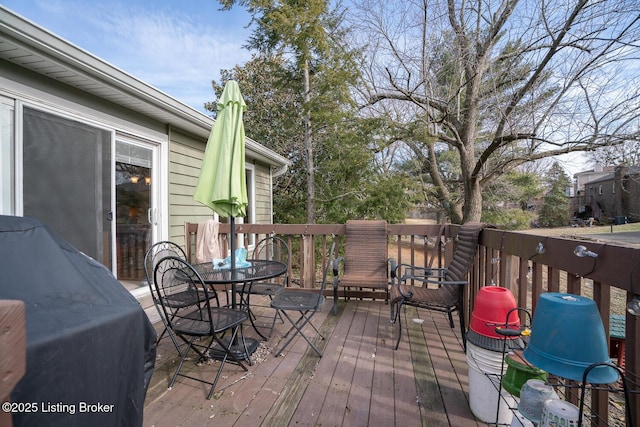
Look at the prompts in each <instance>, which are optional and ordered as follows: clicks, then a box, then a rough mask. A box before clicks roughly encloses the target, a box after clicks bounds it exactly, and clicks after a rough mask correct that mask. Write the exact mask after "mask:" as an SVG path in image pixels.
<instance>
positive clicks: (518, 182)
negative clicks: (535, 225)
mask: <svg viewBox="0 0 640 427" xmlns="http://www.w3.org/2000/svg"><path fill="white" fill-rule="evenodd" d="M543 192H544V188H543V187H542V186H541V184H540V179H539V178H538V175H536V174H535V173H526V172H520V171H511V172H508V173H506V174H504V175H502V176H500V177H499V178H498V179H496V180H495V181H494V182H493V183H492V185H490V186H489V187H488V188H487V189H486V190H485V192H484V195H483V210H482V221H486V222H490V223H492V224H496V225H498V226H501V227H502V228H506V229H511V230H518V229H524V228H529V227H530V226H531V223H532V222H533V221H534V220H535V218H536V217H537V215H536V213H535V212H533V210H532V200H533V199H535V198H537V197H539V196H540V195H541V194H542V193H543Z"/></svg>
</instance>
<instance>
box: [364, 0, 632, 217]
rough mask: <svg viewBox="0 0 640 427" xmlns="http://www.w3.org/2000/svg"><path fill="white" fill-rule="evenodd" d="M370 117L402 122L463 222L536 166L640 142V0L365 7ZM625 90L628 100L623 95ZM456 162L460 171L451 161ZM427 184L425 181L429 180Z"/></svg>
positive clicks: (409, 145) (412, 148)
mask: <svg viewBox="0 0 640 427" xmlns="http://www.w3.org/2000/svg"><path fill="white" fill-rule="evenodd" d="M357 9H358V12H357V14H355V15H354V16H353V24H354V26H355V27H356V28H357V29H359V31H354V34H355V35H356V36H357V38H355V39H354V41H355V42H357V43H359V44H361V45H362V46H365V47H367V48H368V50H367V59H368V61H367V63H369V64H370V66H369V67H368V68H367V69H366V71H365V73H364V74H365V75H366V77H367V80H368V86H367V87H366V88H364V89H363V93H362V96H363V104H366V105H367V106H368V108H367V109H365V110H364V111H365V112H366V113H367V114H369V115H370V116H376V115H388V114H389V113H390V112H391V113H392V114H393V120H394V121H395V122H396V127H397V128H398V129H400V130H402V131H403V132H401V133H398V135H397V138H391V139H389V140H388V141H387V142H388V144H402V145H403V147H404V150H406V151H407V152H410V153H411V154H412V155H413V156H414V157H415V158H417V159H419V161H420V162H421V163H422V165H421V166H420V167H419V168H418V169H417V172H418V173H428V174H429V175H430V180H429V185H431V186H432V188H433V192H434V193H435V194H436V196H437V201H438V203H439V204H440V205H441V207H442V208H443V209H445V210H446V211H447V212H448V214H449V216H450V217H451V219H452V221H453V222H456V223H462V222H467V221H471V220H479V219H480V217H481V212H482V206H483V194H485V192H486V190H487V189H488V188H489V187H490V186H491V185H492V183H494V182H495V181H496V180H497V179H498V177H500V176H501V175H502V174H504V173H506V172H508V171H510V170H513V169H515V168H516V167H518V166H519V165H523V164H525V163H527V162H530V161H536V160H539V159H543V158H547V157H551V156H555V155H559V154H565V153H570V152H577V151H590V150H593V149H594V148H597V147H600V146H615V145H617V144H620V143H622V142H623V141H638V140H640V137H639V132H638V128H637V126H636V125H637V123H638V120H639V118H640V108H639V107H640V89H639V88H640V84H639V83H640V74H639V70H640V68H638V67H636V66H635V65H633V64H635V63H636V62H637V58H638V54H639V53H640V43H639V40H640V25H639V21H640V3H638V2H637V1H635V0H621V1H618V2H610V1H588V0H577V1H574V2H536V1H517V0H487V1H482V2H481V1H463V0H447V1H444V0H436V1H430V2H426V1H425V2H400V3H398V2H386V1H384V0H379V1H378V2H376V1H375V0H373V1H371V0H367V1H362V2H361V4H360V5H359V6H358V8H357ZM623 88H624V90H621V89H623ZM442 153H447V154H450V153H455V155H456V157H457V165H458V167H459V173H453V174H452V173H451V170H450V169H449V168H448V167H447V163H441V160H442V159H443V157H442V156H441V154H442ZM425 182H426V181H425Z"/></svg>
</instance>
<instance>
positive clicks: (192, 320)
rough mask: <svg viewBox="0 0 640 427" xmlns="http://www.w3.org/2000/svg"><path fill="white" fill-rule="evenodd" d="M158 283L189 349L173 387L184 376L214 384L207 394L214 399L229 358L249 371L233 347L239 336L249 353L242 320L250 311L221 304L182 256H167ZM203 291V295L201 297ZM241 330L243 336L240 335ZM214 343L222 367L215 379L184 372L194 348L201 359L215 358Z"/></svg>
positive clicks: (172, 326)
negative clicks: (208, 379) (212, 350)
mask: <svg viewBox="0 0 640 427" xmlns="http://www.w3.org/2000/svg"><path fill="white" fill-rule="evenodd" d="M154 285H155V288H156V292H157V295H158V301H159V302H160V306H161V308H162V311H163V313H164V316H165V319H167V326H168V329H169V330H170V331H171V332H172V333H173V334H175V336H176V337H177V338H178V339H180V340H182V341H183V342H184V343H185V344H186V349H185V350H184V351H181V352H180V351H179V352H180V355H181V359H180V363H179V364H178V367H177V369H176V372H175V373H174V375H173V377H172V378H171V381H170V382H169V388H171V387H173V384H174V383H175V381H176V378H177V377H178V375H180V376H183V377H186V378H190V379H192V380H195V381H199V382H202V383H205V384H208V385H211V388H210V390H209V394H208V395H207V399H211V396H212V395H213V391H214V389H215V387H216V384H217V383H218V379H219V378H220V374H221V373H222V369H223V367H224V365H225V363H226V362H227V361H231V362H233V363H235V364H237V365H238V366H240V367H241V368H242V369H244V370H245V371H247V370H248V369H247V367H246V366H245V365H244V364H243V363H242V361H241V360H239V359H238V358H237V357H236V356H235V354H234V352H233V351H232V350H231V348H230V346H231V345H232V344H233V343H235V342H237V341H236V339H238V340H241V341H242V343H243V344H244V347H245V354H248V352H247V348H246V344H245V342H244V336H243V335H242V333H241V328H242V323H243V322H244V321H245V320H247V318H248V317H247V313H246V312H245V311H241V310H236V309H233V308H230V307H221V306H220V301H219V299H218V296H217V293H216V292H215V290H213V289H212V288H209V287H208V286H206V285H205V283H204V281H203V280H202V277H201V276H200V275H199V274H198V272H197V271H196V270H195V269H194V268H193V267H192V266H191V265H190V264H189V263H187V262H186V261H185V260H183V259H181V258H178V257H173V256H170V257H166V258H163V259H161V260H160V261H159V262H158V263H157V264H156V267H155V270H154ZM201 294H202V296H203V297H202V298H200V295H201ZM187 301H188V302H189V303H187ZM214 304H215V305H214ZM239 331H240V336H238V333H239ZM214 344H215V349H216V351H217V354H218V356H217V357H216V358H219V359H220V366H219V367H218V371H217V373H216V377H215V379H214V380H213V381H207V380H204V379H202V378H198V377H196V376H192V375H189V374H184V373H181V372H180V371H181V369H182V366H183V365H184V362H185V361H186V360H187V356H188V354H189V352H190V350H194V352H195V353H196V354H197V355H198V356H199V360H200V361H203V360H207V359H209V358H210V357H211V356H210V354H209V350H211V349H212V347H213V346H214Z"/></svg>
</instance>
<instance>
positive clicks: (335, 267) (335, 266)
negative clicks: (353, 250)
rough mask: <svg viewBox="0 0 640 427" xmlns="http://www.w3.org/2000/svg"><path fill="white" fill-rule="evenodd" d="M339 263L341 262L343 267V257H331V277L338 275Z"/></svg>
mask: <svg viewBox="0 0 640 427" xmlns="http://www.w3.org/2000/svg"><path fill="white" fill-rule="evenodd" d="M340 263H342V268H344V257H341V256H339V257H337V258H334V259H333V277H338V276H339V275H340Z"/></svg>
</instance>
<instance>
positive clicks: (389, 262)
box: [333, 220, 396, 314]
mask: <svg viewBox="0 0 640 427" xmlns="http://www.w3.org/2000/svg"><path fill="white" fill-rule="evenodd" d="M388 245H389V242H388V239H387V223H386V221H369V220H349V221H347V223H346V242H345V253H344V256H343V257H338V258H336V260H335V261H334V265H333V275H334V285H333V314H336V313H337V311H338V287H340V286H341V287H342V288H343V289H344V297H345V299H346V298H348V297H349V296H358V297H363V298H376V297H378V298H379V297H381V296H384V300H385V301H389V285H390V284H391V285H393V282H394V279H395V270H396V265H395V264H396V262H395V260H394V259H393V258H389V246H388ZM340 264H342V267H343V268H342V275H340V272H339V271H340V270H339V266H340ZM347 288H350V290H349V292H347ZM354 288H355V290H354ZM365 289H369V291H365Z"/></svg>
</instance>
